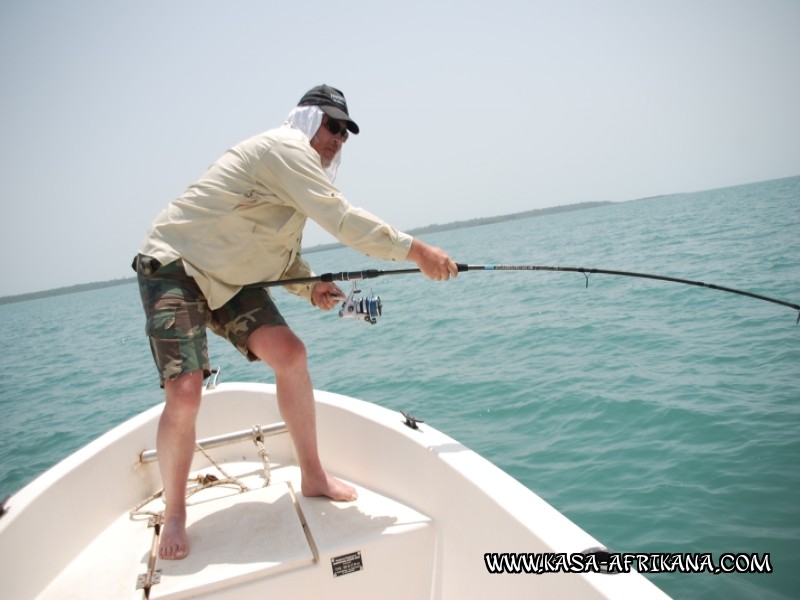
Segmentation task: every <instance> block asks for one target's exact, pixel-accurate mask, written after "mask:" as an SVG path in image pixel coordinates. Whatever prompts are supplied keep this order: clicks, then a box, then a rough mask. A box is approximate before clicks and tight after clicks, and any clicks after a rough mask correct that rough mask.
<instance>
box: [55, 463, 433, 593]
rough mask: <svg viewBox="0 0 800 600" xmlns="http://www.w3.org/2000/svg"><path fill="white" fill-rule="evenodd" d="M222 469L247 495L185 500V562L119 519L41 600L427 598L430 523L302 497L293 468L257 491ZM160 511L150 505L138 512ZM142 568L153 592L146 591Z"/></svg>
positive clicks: (364, 496) (393, 506) (376, 498)
mask: <svg viewBox="0 0 800 600" xmlns="http://www.w3.org/2000/svg"><path fill="white" fill-rule="evenodd" d="M258 466H259V467H260V465H258ZM225 470H226V471H228V472H230V473H231V474H234V475H235V476H236V477H239V478H240V479H241V480H242V482H243V483H245V484H246V485H247V487H248V488H250V489H249V490H248V491H246V492H244V493H242V492H241V491H240V489H239V488H238V487H236V486H227V485H226V486H217V487H212V488H208V489H204V490H202V491H200V492H198V493H197V494H194V495H193V496H191V497H190V499H189V506H188V508H187V530H188V532H189V536H190V541H191V544H192V549H191V553H190V555H189V556H188V557H187V558H186V559H184V560H180V561H162V560H160V559H158V558H157V557H156V554H157V553H156V548H157V537H156V528H155V527H153V526H152V522H150V523H148V521H149V519H148V518H147V517H146V516H135V517H131V516H130V515H129V514H127V513H125V514H123V515H121V516H120V517H119V518H118V519H117V520H115V521H114V522H113V523H112V524H111V525H110V526H109V527H108V528H107V529H106V531H104V532H103V533H102V534H101V535H99V536H98V537H97V538H96V539H95V540H94V541H93V542H92V543H91V544H90V545H89V546H88V547H87V548H85V549H84V551H83V552H82V553H80V554H79V555H78V556H77V558H75V560H73V562H72V563H71V564H70V565H69V566H68V567H67V568H66V569H65V570H64V571H63V572H62V573H61V575H60V576H59V577H58V578H57V579H56V580H54V581H53V582H52V583H51V585H50V586H48V588H47V589H46V590H45V591H44V593H43V594H42V595H41V596H40V598H42V599H51V598H53V599H55V598H67V597H85V594H86V592H87V591H88V592H89V593H90V594H91V596H92V597H98V598H119V599H128V598H130V599H137V600H141V599H142V598H151V599H159V600H160V599H167V598H169V599H172V598H197V597H204V598H205V597H208V598H212V597H213V598H234V597H241V595H242V594H243V593H251V592H256V591H258V590H259V589H260V587H262V586H264V585H265V584H266V582H267V581H268V582H269V591H270V593H273V594H274V593H279V596H278V597H283V595H284V594H285V595H286V596H287V597H288V595H289V594H290V593H293V592H292V591H293V590H294V592H296V591H297V589H303V591H304V594H309V595H310V594H316V593H319V594H320V595H322V594H323V593H325V594H328V595H330V593H331V591H332V590H331V586H332V585H333V586H335V588H337V590H336V597H353V598H357V597H362V594H361V591H363V590H367V589H372V590H375V589H382V590H385V592H386V593H385V594H384V593H382V597H384V598H409V597H418V598H423V597H429V596H430V594H431V589H432V586H433V565H434V564H435V547H436V543H435V540H436V537H435V534H434V527H433V522H432V520H431V519H430V518H429V517H427V516H425V515H423V514H420V513H419V512H417V511H415V510H414V509H412V508H410V507H408V506H405V505H403V504H400V503H398V502H396V501H394V500H392V499H390V498H387V497H385V496H382V495H381V494H379V493H376V492H374V491H371V490H369V489H366V488H364V487H360V486H356V489H357V490H358V494H359V497H358V500H356V501H355V502H344V503H341V502H333V501H331V500H328V499H325V498H306V497H304V496H302V494H299V493H295V490H299V489H300V473H299V469H298V468H297V467H295V466H285V467H280V468H274V469H273V471H272V478H271V482H270V485H269V486H268V487H259V486H263V479H262V478H261V477H259V476H258V475H256V474H255V473H256V472H255V464H254V463H252V462H250V463H240V464H230V463H228V464H225ZM209 472H215V470H213V469H211V470H209ZM162 507H163V505H162V503H161V500H155V501H153V502H152V503H151V505H148V506H145V507H144V509H143V510H148V509H152V510H156V511H157V510H159V509H161V508H162ZM388 536H391V538H389V537H388ZM390 540H391V543H389V542H390ZM151 565H152V566H153V567H154V568H153V569H151ZM148 571H150V572H151V573H152V577H153V579H152V586H151V587H149V589H145V588H146V587H147V586H146V583H147V581H146V577H147V573H148ZM407 573H413V574H414V576H413V577H407V576H405V575H404V574H407ZM298 578H302V585H300V586H299V587H298V584H299V583H300V582H299V581H298ZM394 581H396V582H398V585H396V586H395V585H392V584H391V583H390V582H394ZM387 584H388V585H387ZM143 585H144V586H145V587H142V586H143ZM273 597H274V596H273Z"/></svg>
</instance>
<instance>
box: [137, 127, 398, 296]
mask: <svg viewBox="0 0 800 600" xmlns="http://www.w3.org/2000/svg"><path fill="white" fill-rule="evenodd" d="M307 218H311V219H313V220H314V221H316V222H317V223H319V224H320V226H322V227H323V228H324V229H325V230H326V231H328V232H329V233H331V234H332V235H334V236H335V237H336V238H337V239H338V240H339V241H341V242H342V243H343V244H346V245H348V246H350V247H352V248H354V249H356V250H359V251H361V252H363V253H364V254H367V255H369V256H373V257H375V258H381V259H387V260H395V261H402V260H405V258H406V256H407V255H408V252H409V249H410V248H411V242H412V238H411V236H409V235H408V234H405V233H402V232H400V231H398V230H396V229H395V228H393V227H391V226H389V225H388V224H386V223H384V222H383V221H382V220H380V219H379V218H377V217H376V216H374V215H372V214H370V213H369V212H367V211H365V210H363V209H361V208H357V207H354V206H352V205H351V204H350V203H349V202H348V201H347V200H346V199H345V198H344V197H343V196H342V195H341V193H340V192H339V191H338V190H337V189H336V188H335V187H334V186H333V185H332V184H331V183H330V181H329V180H328V178H327V176H326V175H325V172H324V171H323V169H322V164H321V162H320V159H319V155H318V154H317V152H316V151H315V150H314V149H313V148H312V147H311V145H310V143H309V141H308V138H307V137H306V136H305V135H304V134H303V133H301V132H300V131H298V130H296V129H292V128H291V127H286V126H284V127H281V128H278V129H273V130H270V131H267V132H265V133H262V134H259V135H256V136H254V137H252V138H250V139H248V140H245V141H244V142H241V143H240V144H238V145H236V146H234V147H233V148H231V149H230V150H228V151H227V152H226V153H225V154H224V155H223V156H222V157H221V158H220V159H219V160H217V161H216V162H215V163H214V164H213V165H211V167H210V168H209V169H208V171H206V173H205V174H204V175H203V176H202V177H201V178H200V179H199V180H198V181H197V182H196V183H194V184H193V185H191V186H190V187H189V188H188V189H187V190H186V192H184V193H183V194H182V195H181V196H180V197H178V198H177V199H176V200H174V201H173V202H171V203H170V204H169V205H168V206H167V207H166V208H165V209H164V210H163V211H162V212H161V213H160V214H159V215H158V217H157V218H156V220H155V221H154V222H153V225H152V226H151V228H150V231H149V232H148V234H147V236H146V237H145V240H144V242H143V243H142V245H141V247H140V249H139V251H140V252H141V253H142V254H145V255H148V256H152V257H154V258H156V259H158V260H159V261H160V262H161V263H162V264H167V263H169V262H172V261H174V260H176V259H178V258H181V259H183V262H184V266H185V268H186V272H187V273H188V274H189V275H191V276H192V277H194V278H195V280H196V281H197V283H198V285H199V286H200V289H201V290H202V292H203V294H204V295H205V297H206V300H207V301H208V304H209V307H210V308H211V309H212V310H213V309H216V308H219V307H220V306H222V305H223V304H225V303H226V302H227V301H228V300H229V299H230V298H232V297H233V296H234V295H235V294H236V293H237V292H238V291H239V290H240V289H241V287H242V286H243V285H247V284H251V283H258V282H260V281H274V280H278V279H290V278H295V277H307V276H311V275H313V274H314V273H313V272H312V270H311V268H310V267H309V266H308V264H307V263H306V262H305V261H304V260H303V259H302V258H301V256H300V247H301V240H302V233H303V227H304V226H305V223H306V219H307ZM287 288H288V289H289V290H290V291H292V292H293V293H296V294H298V295H301V296H304V297H306V298H309V299H310V295H311V293H310V289H311V286H307V285H303V286H287Z"/></svg>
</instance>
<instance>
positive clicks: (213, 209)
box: [134, 85, 458, 559]
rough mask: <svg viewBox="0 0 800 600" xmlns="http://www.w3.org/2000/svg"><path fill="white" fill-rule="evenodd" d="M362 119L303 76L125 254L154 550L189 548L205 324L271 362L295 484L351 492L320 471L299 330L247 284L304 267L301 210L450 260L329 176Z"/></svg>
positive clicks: (374, 243)
mask: <svg viewBox="0 0 800 600" xmlns="http://www.w3.org/2000/svg"><path fill="white" fill-rule="evenodd" d="M358 132H359V127H358V125H357V124H356V122H355V121H353V119H351V118H350V114H349V111H348V109H347V103H346V101H345V98H344V95H343V94H342V92H341V91H339V90H337V89H335V88H332V87H330V86H327V85H320V86H316V87H314V88H312V89H311V90H309V92H308V93H306V94H305V95H304V96H303V97H302V99H301V100H300V102H299V104H298V106H297V107H296V108H295V109H294V110H292V111H291V113H290V114H289V116H288V118H287V122H286V123H285V124H284V126H282V127H279V128H277V129H273V130H270V131H267V132H265V133H262V134H259V135H256V136H254V137H252V138H250V139H248V140H245V141H244V142H241V143H240V144H238V145H236V146H234V147H233V148H231V149H230V150H228V151H227V152H226V153H225V154H224V155H223V156H222V157H221V158H220V159H218V160H217V161H216V162H215V163H214V164H213V165H212V166H211V167H210V168H209V169H208V171H206V173H205V174H204V175H203V176H202V177H201V178H200V179H199V180H198V181H197V182H195V183H194V184H193V185H191V186H189V188H188V189H187V190H186V191H185V192H184V193H183V194H182V195H181V196H180V197H178V198H177V199H176V200H174V201H173V202H172V203H170V204H169V205H168V206H167V207H166V208H165V209H164V210H163V211H162V212H161V214H159V215H158V217H157V218H156V220H155V221H154V223H153V225H152V226H151V228H150V231H149V232H148V234H147V236H146V237H145V240H144V242H143V243H142V246H141V248H140V252H139V255H138V256H137V258H136V260H135V261H134V268H135V269H136V271H137V274H138V279H139V287H140V291H141V295H142V302H143V304H144V309H145V313H146V315H147V325H146V330H147V333H148V336H149V338H150V347H151V350H152V352H153V358H154V360H155V363H156V366H157V367H158V371H159V376H160V380H161V385H162V386H163V388H164V391H165V396H166V405H165V408H164V412H163V414H162V416H161V420H160V421H159V428H158V436H157V440H156V447H157V450H158V456H159V467H160V469H161V476H162V479H163V482H164V496H163V498H164V502H165V511H164V525H163V527H162V530H161V545H160V548H159V555H160V556H161V558H162V559H181V558H184V557H185V556H187V555H188V552H189V540H188V537H187V534H186V498H185V492H186V482H187V478H188V475H189V469H190V465H191V460H192V455H193V452H194V444H195V421H196V417H197V413H198V410H199V408H200V396H201V390H202V383H203V379H204V378H205V377H207V376H208V375H209V360H208V349H207V338H206V328H209V329H211V330H212V331H213V332H214V333H217V334H218V335H221V336H223V337H225V338H227V339H228V340H229V341H230V342H231V343H232V344H233V345H234V346H235V347H236V348H237V349H238V350H239V351H240V352H242V354H244V355H245V356H246V357H247V358H248V359H249V360H251V361H255V360H261V361H263V362H265V363H266V364H267V365H268V366H270V367H271V368H272V369H273V370H274V371H275V381H276V385H277V393H278V405H279V408H280V411H281V415H282V416H283V419H284V420H285V421H286V424H287V426H288V428H289V433H290V434H291V436H292V441H293V443H294V446H295V449H296V451H297V456H298V459H299V462H300V469H301V473H302V487H301V491H302V493H303V494H304V495H306V496H327V497H330V498H332V499H333V500H337V501H350V500H355V499H356V492H355V490H354V489H353V488H352V487H351V486H349V485H347V484H345V483H344V482H342V481H340V480H338V479H336V478H334V477H331V476H330V475H328V474H327V473H326V472H325V470H324V469H323V467H322V464H321V462H320V458H319V455H318V451H317V433H316V420H315V407H314V397H313V387H312V384H311V378H310V376H309V372H308V364H307V356H306V349H305V346H304V345H303V342H302V341H301V340H300V339H299V338H298V337H297V336H296V335H295V334H294V333H293V332H292V330H291V329H289V327H288V326H287V324H286V322H285V321H284V320H283V317H282V316H281V314H280V312H279V311H278V309H277V307H276V306H275V304H274V303H273V301H272V299H271V297H270V295H269V293H268V292H267V291H266V290H265V289H263V288H245V287H244V286H246V285H248V284H253V283H258V282H261V281H272V280H280V279H292V278H297V277H307V276H311V275H313V272H312V271H311V269H310V268H309V266H308V265H307V264H306V262H305V261H304V260H303V259H302V258H301V255H300V250H301V238H302V232H303V227H304V225H305V222H306V218H308V217H310V218H312V219H314V220H315V221H316V222H317V223H319V224H320V225H321V226H322V227H323V228H324V229H326V230H327V231H329V232H330V233H331V234H333V235H334V236H336V237H337V238H338V239H339V240H340V241H341V242H342V243H344V244H347V245H348V246H351V247H352V248H355V249H356V250H360V251H361V252H364V253H365V254H369V255H371V256H374V257H377V258H382V259H388V260H410V261H413V262H414V263H416V264H417V266H418V267H419V269H420V271H421V272H422V273H423V274H424V275H425V276H427V277H428V278H430V279H435V280H446V279H449V278H450V276H453V277H455V276H456V275H457V274H458V269H457V266H456V264H455V262H453V260H451V259H450V257H449V256H448V255H447V254H446V253H445V252H444V251H443V250H441V249H440V248H436V247H434V246H429V245H427V244H425V243H423V242H421V241H420V240H417V239H414V238H412V237H411V236H409V235H407V234H405V233H402V232H399V231H397V230H396V229H394V228H393V227H391V226H389V225H387V224H386V223H384V222H383V221H381V220H380V219H378V218H377V217H375V216H373V215H372V214H370V213H368V212H367V211H364V210H362V209H360V208H355V207H353V206H351V205H350V204H349V203H348V202H347V201H346V200H345V198H344V197H343V196H342V195H341V193H340V192H339V191H338V190H337V189H336V188H335V187H334V186H333V183H332V182H333V180H334V178H335V176H336V171H337V169H338V166H339V162H340V160H341V152H342V145H343V144H344V143H345V142H346V141H347V139H348V137H349V135H350V133H353V134H357V133H358ZM287 289H289V291H291V292H293V293H295V294H298V295H300V296H303V297H305V298H307V299H308V300H310V302H311V303H312V304H313V305H315V306H317V307H318V308H320V309H322V310H330V309H331V308H333V307H334V306H336V305H337V304H338V303H339V301H340V300H341V299H342V298H343V297H344V293H343V292H342V291H341V290H340V289H339V288H338V287H337V286H336V285H335V284H333V283H324V282H319V283H314V284H308V285H292V286H287Z"/></svg>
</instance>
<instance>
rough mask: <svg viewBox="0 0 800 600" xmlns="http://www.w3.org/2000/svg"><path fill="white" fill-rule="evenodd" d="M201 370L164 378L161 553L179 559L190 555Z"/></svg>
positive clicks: (160, 430)
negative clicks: (189, 507)
mask: <svg viewBox="0 0 800 600" xmlns="http://www.w3.org/2000/svg"><path fill="white" fill-rule="evenodd" d="M202 386H203V373H202V371H192V372H191V373H185V374H183V375H180V376H179V377H177V378H175V379H171V380H168V381H165V382H164V391H165V392H166V406H165V407H164V412H163V413H161V420H160V421H159V423H158V437H157V439H156V449H157V450H158V465H159V468H160V469H161V478H162V480H163V482H164V503H165V504H166V508H165V510H164V525H163V526H162V527H161V536H160V537H161V541H160V544H159V550H158V554H159V556H160V557H161V558H162V559H166V560H180V559H182V558H186V557H187V556H188V555H189V538H188V536H187V535H186V481H187V479H188V477H189V469H190V468H191V465H192V456H193V455H194V447H195V421H196V419H197V412H198V410H199V409H200V396H201V391H202Z"/></svg>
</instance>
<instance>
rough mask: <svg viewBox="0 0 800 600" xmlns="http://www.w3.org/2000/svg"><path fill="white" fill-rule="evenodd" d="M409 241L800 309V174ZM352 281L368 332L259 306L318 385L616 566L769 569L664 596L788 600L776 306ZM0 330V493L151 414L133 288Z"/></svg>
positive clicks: (789, 329)
mask: <svg viewBox="0 0 800 600" xmlns="http://www.w3.org/2000/svg"><path fill="white" fill-rule="evenodd" d="M456 219H457V215H454V220H456ZM424 239H425V240H426V241H428V242H430V243H433V244H436V245H439V246H441V247H443V248H445V249H446V250H447V251H448V252H449V253H450V254H451V255H452V256H453V257H455V258H456V259H457V260H458V261H459V262H463V263H467V264H491V263H496V264H538V265H558V266H573V267H584V268H600V269H610V270H623V271H634V272H644V273H655V274H660V275H668V276H673V277H679V278H684V279H692V280H699V281H704V282H708V283H714V284H717V285H724V286H727V287H732V288H740V289H745V290H747V291H751V292H755V293H759V294H763V295H767V296H773V297H777V298H780V299H784V300H788V301H790V302H794V303H798V302H800V177H794V178H789V179H782V180H776V181H769V182H763V183H756V184H751V185H744V186H738V187H733V188H726V189H718V190H712V191H705V192H699V193H687V194H679V195H674V196H666V197H659V198H652V199H647V200H641V201H636V202H628V203H619V204H611V205H605V206H601V207H597V208H591V209H586V210H580V211H575V212H563V213H558V214H550V215H546V216H540V217H534V218H526V219H519V220H514V221H508V222H502V223H495V224H491V225H483V226H478V227H472V228H466V229H460V230H453V231H448V232H442V233H438V234H432V235H429V236H425V238H424ZM132 250H133V249H132ZM307 259H308V260H309V262H310V263H311V264H312V266H313V267H314V269H315V270H316V271H317V272H318V273H323V272H329V271H343V270H357V269H362V268H371V267H372V268H379V269H391V268H394V265H392V264H390V263H384V262H379V261H374V260H370V259H367V258H365V257H363V256H362V255H360V254H358V253H356V252H354V251H352V250H349V249H346V248H339V249H334V250H328V251H325V252H316V253H309V254H308V255H307ZM587 284H588V285H587ZM349 285H350V284H342V287H344V289H345V291H349ZM360 286H361V289H362V291H363V292H364V293H369V292H370V291H373V292H374V293H375V294H377V295H379V296H380V297H381V299H382V302H383V316H382V317H381V318H380V319H379V321H378V323H377V324H376V325H370V324H367V323H364V322H353V321H348V320H341V319H339V318H338V317H337V315H336V312H335V311H332V312H330V313H323V312H321V311H318V310H316V309H314V308H312V307H311V306H309V305H308V304H306V303H305V302H304V301H302V300H300V299H298V298H296V297H294V296H291V295H289V294H287V293H285V292H284V291H283V290H278V291H276V292H275V294H274V295H275V297H276V299H277V302H278V304H279V306H280V307H281V310H282V312H283V313H284V315H285V316H286V318H287V320H288V321H289V323H290V324H291V326H292V327H293V328H294V329H295V330H296V331H297V332H298V334H299V335H300V336H301V338H302V339H303V340H304V341H305V342H306V345H307V347H308V351H309V362H310V368H311V373H312V378H313V380H314V385H315V387H317V388H319V389H326V390H330V391H334V392H339V393H343V394H347V395H352V396H355V397H358V398H362V399H365V400H369V401H372V402H375V403H378V404H381V405H383V406H386V407H388V408H391V409H396V410H406V411H409V412H411V413H412V414H414V415H415V416H418V417H419V418H422V419H424V420H425V422H426V423H428V424H430V425H432V426H434V427H436V428H438V429H440V430H442V431H444V432H445V433H447V434H449V435H450V436H452V437H454V438H456V439H457V440H459V441H461V442H462V443H464V444H465V445H467V446H469V447H470V448H472V449H473V450H475V451H477V452H479V453H480V454H482V455H484V456H485V457H487V458H488V459H489V460H491V461H493V462H494V463H495V464H497V465H498V466H500V467H501V468H503V469H504V470H506V471H507V472H509V473H510V474H511V475H513V476H514V477H515V478H517V479H518V480H519V481H521V482H522V483H523V484H525V485H526V486H528V487H529V488H530V489H532V490H533V491H535V492H536V493H537V494H539V495H540V496H542V497H543V498H544V499H546V500H547V501H548V502H550V503H551V504H553V505H554V506H555V507H556V508H558V509H559V510H560V511H562V512H563V513H564V514H565V515H566V516H568V517H569V518H570V519H572V520H573V521H575V522H576V523H577V524H578V525H580V526H581V527H582V528H584V529H585V530H587V531H588V532H589V533H590V534H592V535H593V536H594V537H596V538H597V539H599V540H600V541H601V542H603V543H604V544H606V545H607V546H608V547H609V548H611V549H612V550H614V551H618V552H638V553H651V552H652V553H659V552H691V553H711V554H712V555H713V556H714V557H715V559H718V558H719V557H720V556H721V555H722V554H724V553H747V554H757V555H758V556H759V557H760V558H763V557H764V555H766V554H769V560H770V565H771V567H772V569H773V572H772V573H768V574H718V575H715V574H710V573H702V574H688V573H654V574H648V577H649V578H650V579H651V580H652V581H653V582H654V583H655V584H656V585H658V586H659V587H661V588H662V589H663V590H665V591H666V592H667V593H669V594H671V595H673V596H674V597H676V598H725V599H731V598H743V599H744V598H773V599H778V598H781V599H788V598H797V597H798V595H799V594H800V569H798V564H800V543H799V542H800V501H799V500H798V496H800V326H797V325H795V319H796V318H797V314H796V312H795V311H793V310H792V309H789V308H786V307H783V306H779V305H775V304H769V303H766V302H762V301H758V300H754V299H751V298H746V297H742V296H737V295H733V294H729V293H725V292H720V291H717V290H711V289H706V288H700V287H690V286H686V285H680V284H675V283H665V282H658V281H650V280H643V279H631V278H626V277H617V276H607V275H599V274H596V275H589V276H588V279H586V278H585V277H584V276H583V275H582V274H578V273H558V272H539V271H535V272H531V271H524V272H506V271H503V272H499V271H496V272H484V271H480V272H466V273H462V274H460V275H459V277H458V278H457V279H456V280H453V281H450V282H447V283H441V282H430V281H427V280H425V279H424V278H423V277H421V276H419V275H404V276H394V277H388V276H385V277H381V278H378V279H375V280H369V281H365V282H362V283H361V284H360ZM0 317H1V318H2V322H3V328H2V333H0V340H2V345H1V346H0V348H1V350H0V372H1V373H2V377H3V380H2V386H0V409H1V410H2V424H0V497H5V496H6V495H7V494H13V493H14V492H16V491H17V490H19V489H20V488H21V487H22V486H24V485H25V484H26V483H28V482H29V481H30V480H31V479H32V478H34V477H35V476H36V475H38V474H40V473H41V472H43V471H44V470H46V469H47V468H49V467H50V466H52V465H53V464H55V463H56V462H58V461H59V460H61V459H62V458H64V457H65V456H66V455H68V454H69V453H71V452H73V451H74V450H76V449H78V448H79V447H81V446H83V445H85V444H86V443H88V442H89V441H91V440H92V439H94V438H95V437H97V436H98V435H100V434H102V433H104V432H105V431H107V430H108V429H110V428H111V427H113V426H115V425H117V424H119V423H121V422H123V421H124V420H126V419H127V418H129V417H131V416H133V415H135V414H137V413H139V412H141V411H142V410H144V409H146V408H148V407H150V406H153V405H155V404H157V403H159V402H161V401H162V392H161V390H160V389H159V386H158V382H157V379H156V375H155V370H154V367H153V365H152V363H151V358H150V352H149V348H148V345H147V341H146V339H145V337H144V331H143V328H144V319H143V316H142V312H141V306H140V301H139V297H138V290H137V287H136V285H135V284H132V283H131V284H124V285H119V286H116V287H110V288H105V289H99V290H94V291H87V292H82V293H75V294H69V295H61V296H54V297H49V298H43V299H38V300H31V301H27V302H21V303H16V304H8V305H2V306H0ZM210 347H211V355H212V362H213V364H214V365H221V366H222V376H221V377H222V380H224V381H235V380H239V381H273V378H272V376H271V374H270V373H269V372H268V370H267V369H266V368H264V367H262V366H260V365H257V364H249V363H247V362H246V361H245V360H244V359H243V358H242V357H241V356H240V355H238V354H237V353H236V351H235V350H233V349H231V348H230V347H228V346H227V344H226V343H225V342H224V341H222V340H220V339H218V338H213V337H212V339H211V344H210ZM245 425H246V424H245ZM376 451H380V449H379V448H376ZM323 460H324V457H323ZM98 477H102V474H100V473H98ZM465 501H466V499H465ZM31 535H38V534H37V532H31ZM512 550H518V549H511V548H508V549H503V548H486V551H487V552H490V551H491V552H503V551H512ZM475 568H483V566H482V558H478V559H477V560H476V564H475ZM524 577H530V578H531V579H532V581H530V582H525V583H523V582H522V580H521V585H531V586H534V585H535V577H536V576H535V575H528V576H524Z"/></svg>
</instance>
